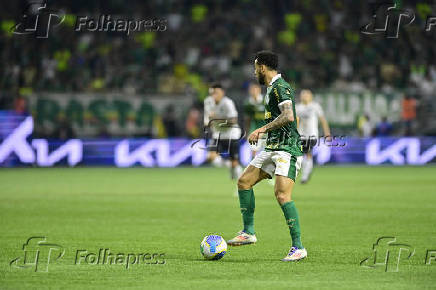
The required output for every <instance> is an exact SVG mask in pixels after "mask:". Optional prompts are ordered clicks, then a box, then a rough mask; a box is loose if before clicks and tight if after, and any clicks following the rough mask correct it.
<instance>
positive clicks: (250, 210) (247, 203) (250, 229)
mask: <svg viewBox="0 0 436 290" xmlns="http://www.w3.org/2000/svg"><path fill="white" fill-rule="evenodd" d="M238 194H239V204H240V205H241V214H242V221H243V223H244V232H246V233H247V234H250V235H254V208H255V200H254V192H253V189H252V188H251V189H246V190H244V189H239V190H238Z"/></svg>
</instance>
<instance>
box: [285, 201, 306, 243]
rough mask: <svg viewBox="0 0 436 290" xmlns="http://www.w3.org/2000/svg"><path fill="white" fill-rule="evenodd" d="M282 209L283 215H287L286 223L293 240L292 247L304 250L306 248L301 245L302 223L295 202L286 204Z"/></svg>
mask: <svg viewBox="0 0 436 290" xmlns="http://www.w3.org/2000/svg"><path fill="white" fill-rule="evenodd" d="M281 208H282V210H283V214H284V215H285V219H286V223H287V224H288V226H289V232H290V233H291V238H292V246H293V247H297V248H299V249H303V248H304V247H303V244H302V243H301V231H300V221H299V217H298V211H297V208H296V207H295V203H294V201H288V202H285V203H284V204H282V205H281Z"/></svg>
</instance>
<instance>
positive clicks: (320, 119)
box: [318, 105, 331, 137]
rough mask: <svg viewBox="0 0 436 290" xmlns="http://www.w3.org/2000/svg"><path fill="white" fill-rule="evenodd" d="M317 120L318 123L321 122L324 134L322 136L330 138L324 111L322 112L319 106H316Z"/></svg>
mask: <svg viewBox="0 0 436 290" xmlns="http://www.w3.org/2000/svg"><path fill="white" fill-rule="evenodd" d="M318 118H319V121H320V122H321V126H322V131H323V132H324V136H326V137H329V136H331V132H330V126H329V123H328V122H327V119H326V118H325V116H324V111H323V110H322V108H321V106H319V105H318Z"/></svg>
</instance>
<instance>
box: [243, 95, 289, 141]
mask: <svg viewBox="0 0 436 290" xmlns="http://www.w3.org/2000/svg"><path fill="white" fill-rule="evenodd" d="M275 94H276V96H277V99H278V101H280V103H279V105H278V106H279V109H280V112H281V113H280V115H279V116H278V117H277V118H275V119H274V120H273V121H271V122H269V123H268V124H266V125H265V126H263V127H260V128H259V129H256V130H254V131H253V133H251V134H250V136H249V137H248V141H249V142H250V143H256V142H257V140H258V139H259V135H260V134H263V133H267V132H269V131H272V130H276V129H279V128H281V127H283V126H285V125H287V124H289V123H291V122H294V121H295V116H294V110H293V106H292V99H291V95H290V94H291V93H290V90H289V89H287V88H286V89H280V94H279V92H278V90H277V89H275Z"/></svg>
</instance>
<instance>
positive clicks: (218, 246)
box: [200, 235, 227, 260]
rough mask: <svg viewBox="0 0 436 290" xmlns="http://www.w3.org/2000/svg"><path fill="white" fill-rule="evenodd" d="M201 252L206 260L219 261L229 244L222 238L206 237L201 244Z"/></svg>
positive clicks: (215, 236)
mask: <svg viewBox="0 0 436 290" xmlns="http://www.w3.org/2000/svg"><path fill="white" fill-rule="evenodd" d="M200 251H201V254H202V255H203V257H204V258H205V259H206V260H219V259H221V258H222V257H224V255H225V253H226V251H227V243H226V241H225V240H224V239H223V237H221V236H217V235H210V236H205V237H204V239H203V241H202V242H201V244H200Z"/></svg>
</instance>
